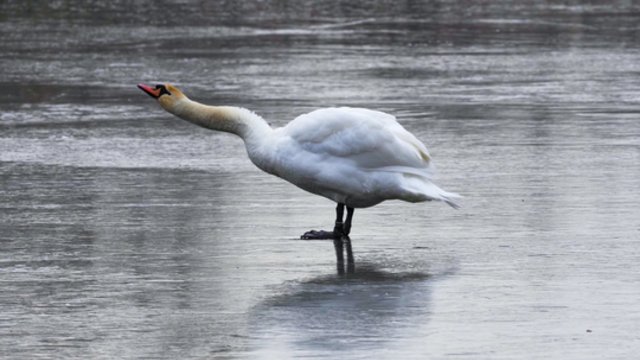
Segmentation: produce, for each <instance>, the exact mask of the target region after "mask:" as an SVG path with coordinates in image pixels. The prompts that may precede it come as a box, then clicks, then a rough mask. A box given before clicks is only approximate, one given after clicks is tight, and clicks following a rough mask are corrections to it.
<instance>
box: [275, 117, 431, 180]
mask: <svg viewBox="0 0 640 360" xmlns="http://www.w3.org/2000/svg"><path fill="white" fill-rule="evenodd" d="M282 130H283V132H284V135H286V136H288V137H290V138H291V140H293V141H294V142H295V143H297V145H298V146H299V148H300V149H301V150H302V151H305V152H308V153H310V154H314V155H317V156H320V157H322V158H323V159H324V160H327V161H331V160H336V161H340V162H342V163H344V161H348V162H350V164H351V165H352V166H355V167H357V168H358V169H360V170H363V171H391V172H402V173H410V174H414V175H419V176H425V177H430V176H431V173H432V167H431V165H430V156H429V152H428V151H427V148H426V147H425V146H424V144H423V143H422V142H420V141H419V140H418V139H416V137H415V136H413V135H412V134H411V133H409V132H408V131H406V130H405V129H404V128H403V127H402V126H401V125H400V124H399V123H398V122H397V121H396V119H395V117H394V116H392V115H389V114H386V113H383V112H379V111H373V110H367V109H359V108H327V109H321V110H316V111H313V112H311V113H308V114H304V115H301V116H299V117H298V118H296V119H295V120H293V121H292V122H291V123H289V125H287V126H286V127H285V128H283V129H282Z"/></svg>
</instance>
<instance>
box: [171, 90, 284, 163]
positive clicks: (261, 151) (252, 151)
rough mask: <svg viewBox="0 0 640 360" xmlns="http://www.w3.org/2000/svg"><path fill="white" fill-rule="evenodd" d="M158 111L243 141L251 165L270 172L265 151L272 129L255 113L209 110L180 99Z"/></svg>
mask: <svg viewBox="0 0 640 360" xmlns="http://www.w3.org/2000/svg"><path fill="white" fill-rule="evenodd" d="M161 105H162V107H163V108H164V109H165V110H167V111H168V112H170V113H172V114H174V115H176V116H178V117H180V118H182V119H184V120H187V121H189V122H191V123H193V124H196V125H198V126H202V127H204V128H207V129H212V130H218V131H225V132H228V133H232V134H236V135H238V136H240V137H241V138H242V140H244V143H245V147H246V148H247V153H248V155H249V158H250V159H251V161H252V162H253V163H254V164H255V165H257V166H258V167H259V168H261V169H263V170H265V171H268V172H270V167H271V165H270V163H271V160H272V159H271V155H272V150H271V149H270V148H269V147H270V145H271V142H270V141H269V140H270V139H271V136H270V135H272V134H273V129H272V128H271V127H270V126H269V124H267V122H266V121H265V120H264V119H263V118H261V117H260V116H258V115H256V114H255V113H253V112H251V111H249V110H247V109H244V108H238V107H233V106H209V105H204V104H201V103H199V102H196V101H192V100H190V99H189V98H187V97H184V98H182V99H180V100H178V101H176V102H174V103H173V104H172V105H171V106H165V105H164V104H162V103H161Z"/></svg>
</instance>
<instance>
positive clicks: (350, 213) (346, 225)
mask: <svg viewBox="0 0 640 360" xmlns="http://www.w3.org/2000/svg"><path fill="white" fill-rule="evenodd" d="M351 220H353V208H352V207H348V206H347V218H346V219H345V221H344V227H343V229H344V234H345V235H347V236H349V233H351Z"/></svg>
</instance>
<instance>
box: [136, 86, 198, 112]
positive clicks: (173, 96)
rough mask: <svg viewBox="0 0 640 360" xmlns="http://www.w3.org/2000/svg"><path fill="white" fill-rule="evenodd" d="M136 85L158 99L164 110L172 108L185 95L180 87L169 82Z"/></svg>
mask: <svg viewBox="0 0 640 360" xmlns="http://www.w3.org/2000/svg"><path fill="white" fill-rule="evenodd" d="M138 87H139V88H140V90H142V91H144V92H145V93H147V95H149V96H151V97H152V98H154V99H156V100H158V102H159V103H160V106H162V107H163V108H165V109H166V110H169V109H172V108H173V107H174V105H175V103H176V102H178V101H179V100H182V99H184V98H185V97H186V96H185V95H184V94H183V93H182V91H180V89H178V88H177V87H175V86H173V85H171V84H158V85H155V86H149V85H145V84H138Z"/></svg>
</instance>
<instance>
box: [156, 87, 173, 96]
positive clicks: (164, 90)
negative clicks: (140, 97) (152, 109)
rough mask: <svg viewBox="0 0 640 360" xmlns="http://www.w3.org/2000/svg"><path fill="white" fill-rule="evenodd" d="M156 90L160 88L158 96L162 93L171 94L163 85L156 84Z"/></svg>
mask: <svg viewBox="0 0 640 360" xmlns="http://www.w3.org/2000/svg"><path fill="white" fill-rule="evenodd" d="M156 90H160V92H158V97H160V96H162V95H164V94H167V95H169V96H171V93H170V92H169V90H167V88H166V87H165V86H164V85H156Z"/></svg>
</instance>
